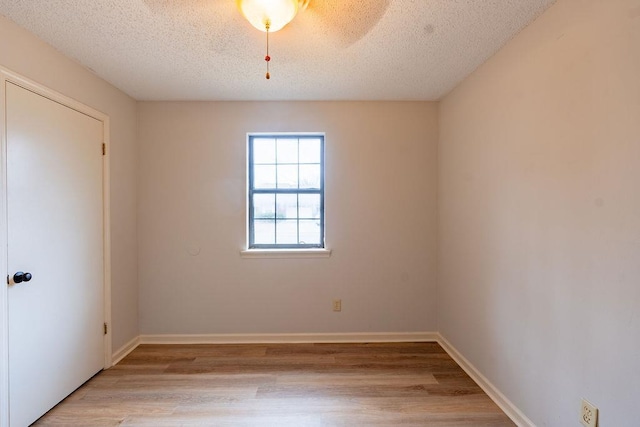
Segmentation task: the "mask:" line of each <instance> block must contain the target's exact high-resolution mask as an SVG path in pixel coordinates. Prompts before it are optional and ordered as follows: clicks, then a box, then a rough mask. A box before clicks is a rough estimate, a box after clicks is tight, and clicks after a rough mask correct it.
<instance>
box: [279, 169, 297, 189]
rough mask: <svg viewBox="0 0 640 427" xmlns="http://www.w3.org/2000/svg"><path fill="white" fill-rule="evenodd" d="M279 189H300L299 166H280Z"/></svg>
mask: <svg viewBox="0 0 640 427" xmlns="http://www.w3.org/2000/svg"><path fill="white" fill-rule="evenodd" d="M278 188H298V166H297V165H291V166H289V165H286V166H281V165H278Z"/></svg>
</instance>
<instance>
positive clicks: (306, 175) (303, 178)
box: [300, 165, 320, 188]
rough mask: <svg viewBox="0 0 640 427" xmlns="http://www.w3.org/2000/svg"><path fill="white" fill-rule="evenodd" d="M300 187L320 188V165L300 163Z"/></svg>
mask: <svg viewBox="0 0 640 427" xmlns="http://www.w3.org/2000/svg"><path fill="white" fill-rule="evenodd" d="M300 188H320V165H300Z"/></svg>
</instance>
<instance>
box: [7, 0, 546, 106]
mask: <svg viewBox="0 0 640 427" xmlns="http://www.w3.org/2000/svg"><path fill="white" fill-rule="evenodd" d="M554 1H555V0H369V1H361V0H310V4H309V7H308V8H307V9H306V10H304V11H302V12H300V13H299V14H298V16H297V17H296V18H295V20H294V21H293V22H292V23H291V24H289V25H288V26H287V27H285V28H284V29H283V30H281V31H279V32H277V33H274V34H272V35H271V49H270V53H271V57H272V60H271V76H272V77H271V80H266V79H265V77H264V74H265V71H266V70H265V67H266V65H265V62H264V55H265V34H264V33H262V32H260V31H258V30H256V29H254V28H253V27H251V26H250V24H249V23H248V22H247V21H246V20H245V19H244V18H243V17H242V16H241V15H240V13H239V11H238V10H237V8H236V4H235V0H0V14H2V15H4V16H6V17H7V18H9V19H11V20H13V21H14V22H16V23H17V24H19V25H21V26H22V27H24V28H26V29H28V30H29V31H31V32H33V33H35V34H36V35H38V36H39V37H40V38H42V39H43V40H45V41H46V42H48V43H49V44H51V45H53V46H54V47H56V48H57V49H58V50H60V51H61V52H63V53H64V54H66V55H67V56H70V57H72V58H74V59H76V60H77V61H78V62H80V63H81V64H83V65H85V66H86V67H88V68H90V69H92V70H93V71H94V72H95V73H96V74H98V75H99V76H101V77H102V78H104V79H105V80H107V81H109V82H110V83H112V84H113V85H114V86H117V87H118V88H120V89H122V90H123V91H124V92H126V93H128V94H129V95H131V96H132V97H134V98H136V99H138V100H437V99H439V98H441V97H442V96H444V95H445V94H446V93H448V92H449V91H450V90H451V89H453V88H454V87H455V86H456V85H457V84H458V83H459V82H460V81H462V80H463V79H464V78H465V77H466V76H468V75H469V74H470V73H471V72H472V71H473V70H475V69H476V68H477V67H478V66H479V65H480V64H482V63H483V62H484V61H485V60H487V59H488V58H489V57H490V56H491V55H493V54H494V53H495V52H496V51H497V50H498V49H500V47H502V46H503V45H504V44H505V43H506V42H507V41H508V40H509V39H510V38H511V37H513V36H514V35H515V34H516V33H517V32H518V31H519V30H521V29H522V28H523V27H525V26H526V25H527V24H529V23H530V22H531V21H533V20H534V19H535V18H536V17H537V16H538V15H539V14H540V13H542V12H543V11H544V10H545V9H546V8H547V7H548V6H550V5H551V4H552V3H553V2H554Z"/></svg>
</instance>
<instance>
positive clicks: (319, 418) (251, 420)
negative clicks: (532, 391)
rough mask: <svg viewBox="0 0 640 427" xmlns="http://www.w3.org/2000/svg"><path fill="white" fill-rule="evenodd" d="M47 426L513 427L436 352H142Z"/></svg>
mask: <svg viewBox="0 0 640 427" xmlns="http://www.w3.org/2000/svg"><path fill="white" fill-rule="evenodd" d="M35 425H39V426H63V425H64V426H68V425H73V426H83V425H84V426H116V425H122V426H156V427H163V426H190V425H200V426H296V427H298V426H395V425H414V426H425V425H429V426H434V427H443V426H447V427H454V426H455V427H458V426H474V427H479V426H513V425H514V424H513V422H511V420H510V419H509V418H508V417H507V416H506V415H505V414H504V413H503V412H502V411H501V410H500V408H498V407H497V406H496V404H495V403H493V402H492V401H491V399H489V397H488V396H487V395H486V394H485V393H484V392H483V391H482V389H480V387H479V386H478V385H477V384H475V383H474V382H473V380H471V378H469V376H468V375H467V374H465V372H464V371H463V370H462V369H461V368H460V367H459V366H458V365H457V364H456V363H455V362H454V361H453V360H452V359H451V358H450V357H449V355H448V354H447V353H446V352H445V351H444V350H443V349H442V347H440V346H439V345H438V344H437V343H394V344H386V343H385V344H377V343H376V344H373V343H372V344H273V345H271V344H270V345H179V346H169V345H141V346H139V347H138V348H137V349H136V350H134V351H133V352H132V353H131V354H130V355H129V356H127V357H126V358H125V359H124V360H122V361H121V362H120V363H119V364H118V365H117V366H115V367H113V368H111V369H109V370H106V371H103V372H101V373H100V374H98V375H96V376H95V377H94V378H93V379H91V380H90V381H88V382H87V383H86V384H85V385H83V386H82V387H81V388H79V389H78V390H77V391H76V392H75V393H73V394H72V395H71V396H69V397H68V398H67V399H65V400H64V401H63V402H61V403H60V404H59V405H58V406H56V407H55V408H53V409H52V410H51V411H49V412H48V413H47V414H45V415H44V416H43V417H42V418H41V419H40V420H38V421H37V422H36V424H35Z"/></svg>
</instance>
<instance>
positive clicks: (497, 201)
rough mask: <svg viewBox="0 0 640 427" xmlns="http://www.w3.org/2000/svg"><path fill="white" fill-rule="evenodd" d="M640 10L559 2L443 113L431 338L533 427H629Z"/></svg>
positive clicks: (636, 265)
mask: <svg viewBox="0 0 640 427" xmlns="http://www.w3.org/2000/svg"><path fill="white" fill-rule="evenodd" d="M639 188H640V1H639V0H607V1H599V0H559V1H558V3H556V4H555V5H554V6H553V7H551V8H550V9H549V10H548V11H547V12H546V13H545V14H544V15H542V16H541V17H540V18H539V19H538V20H537V21H536V22H534V23H533V24H532V25H531V26H530V27H528V28H527V29H525V30H524V31H523V32H522V33H521V34H520V35H519V36H517V37H516V38H515V39H514V40H513V41H511V42H510V43H509V44H508V45H507V46H506V47H505V48H504V49H502V50H501V51H500V52H499V53H498V54H497V55H495V57H493V58H492V59H491V60H489V61H488V62H487V63H486V64H485V65H483V66H482V67H481V68H480V69H479V70H477V71H476V72H475V73H474V74H473V75H472V76H471V77H469V78H468V79H467V80H466V81H465V82H464V83H463V84H461V85H460V86H459V87H458V88H457V89H456V90H455V91H454V92H453V93H451V94H450V95H449V96H447V97H446V99H444V100H443V102H442V103H441V106H440V142H439V193H438V194H439V201H440V204H439V282H438V294H439V299H438V321H439V330H440V331H441V332H442V334H443V335H444V336H445V337H446V338H448V339H449V340H450V341H451V342H452V343H453V344H454V345H455V346H456V347H457V348H458V349H459V350H460V351H461V352H462V353H463V354H464V355H465V356H466V357H467V358H468V359H469V360H470V361H471V362H472V363H473V364H475V366H476V367H477V368H479V369H480V370H481V371H482V372H483V373H484V374H485V375H486V376H487V377H488V378H489V379H490V380H491V381H492V382H493V383H494V384H495V385H497V386H498V388H499V389H500V390H501V391H502V392H503V393H505V394H506V395H507V396H508V397H509V398H510V399H511V400H512V401H513V402H514V403H515V404H516V405H517V406H518V407H520V408H521V409H522V410H523V411H524V412H525V414H526V415H527V416H528V417H529V418H531V420H532V421H533V422H534V423H535V424H536V425H538V426H558V427H564V426H573V425H579V422H578V411H579V407H580V399H581V398H582V397H586V398H588V399H589V400H591V401H592V402H593V403H594V404H596V405H597V406H598V407H600V409H601V423H600V426H602V427H622V426H637V425H639V424H638V418H637V415H636V414H637V405H638V403H639V402H640V283H639V281H638V279H639V278H640V190H639Z"/></svg>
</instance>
